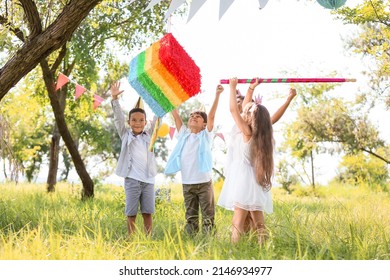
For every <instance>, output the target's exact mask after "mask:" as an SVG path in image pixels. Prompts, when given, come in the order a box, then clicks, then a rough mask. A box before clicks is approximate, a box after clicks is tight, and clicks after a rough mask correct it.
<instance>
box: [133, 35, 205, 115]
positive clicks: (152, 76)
mask: <svg viewBox="0 0 390 280" xmlns="http://www.w3.org/2000/svg"><path fill="white" fill-rule="evenodd" d="M128 79H129V83H130V85H131V86H132V87H133V88H134V89H135V91H136V92H137V93H138V94H139V95H140V97H142V99H143V100H144V101H145V102H146V104H148V106H149V107H150V108H151V110H152V111H153V112H154V113H155V115H156V116H158V117H160V118H161V117H163V116H164V115H165V114H166V113H168V112H170V111H172V110H173V109H174V108H176V107H178V106H179V105H180V104H182V103H183V102H185V101H186V100H187V99H189V98H191V97H192V96H195V95H196V94H198V93H199V92H200V79H201V75H200V69H199V67H198V66H197V65H196V64H195V62H194V61H193V60H192V58H191V57H190V56H189V55H188V54H187V52H186V51H185V50H184V49H183V47H182V46H181V45H180V44H179V43H178V42H177V40H176V39H175V38H174V37H173V35H172V34H171V33H168V34H166V35H165V36H164V37H163V38H161V39H160V40H159V41H157V42H155V43H153V44H152V45H151V46H150V47H149V48H147V49H146V50H145V51H143V52H141V53H140V54H138V55H137V56H136V57H134V58H133V59H132V60H131V62H130V73H129V77H128Z"/></svg>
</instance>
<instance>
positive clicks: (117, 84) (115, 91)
mask: <svg viewBox="0 0 390 280" xmlns="http://www.w3.org/2000/svg"><path fill="white" fill-rule="evenodd" d="M120 86H121V83H120V82H114V83H112V84H111V88H110V90H111V97H112V99H114V100H116V99H118V96H119V95H121V94H122V92H123V90H119V88H120Z"/></svg>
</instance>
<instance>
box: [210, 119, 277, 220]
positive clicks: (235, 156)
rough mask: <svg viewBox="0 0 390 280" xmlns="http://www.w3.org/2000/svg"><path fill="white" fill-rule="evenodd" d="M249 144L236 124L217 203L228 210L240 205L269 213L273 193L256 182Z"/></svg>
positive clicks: (271, 206) (242, 207)
mask: <svg viewBox="0 0 390 280" xmlns="http://www.w3.org/2000/svg"><path fill="white" fill-rule="evenodd" d="M249 146H250V141H248V142H247V143H244V141H243V137H242V134H241V132H240V131H239V129H238V127H237V126H234V127H233V129H232V132H231V139H230V144H229V147H228V153H227V162H226V169H225V170H226V173H225V174H226V178H225V182H224V184H223V187H222V191H221V193H220V195H219V199H218V203H217V204H218V205H219V206H221V207H223V208H226V209H228V210H234V208H235V207H238V208H241V209H244V210H247V211H264V212H266V213H268V214H269V213H272V212H273V205H272V194H271V191H270V190H269V191H264V190H263V188H262V187H261V186H260V185H259V184H258V183H257V182H256V178H255V174H254V170H253V167H252V166H251V164H250V154H249Z"/></svg>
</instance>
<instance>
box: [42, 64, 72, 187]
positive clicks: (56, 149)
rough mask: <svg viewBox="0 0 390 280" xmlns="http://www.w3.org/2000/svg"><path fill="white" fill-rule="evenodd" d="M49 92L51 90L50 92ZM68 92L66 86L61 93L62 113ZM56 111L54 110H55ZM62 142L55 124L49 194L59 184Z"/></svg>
mask: <svg viewBox="0 0 390 280" xmlns="http://www.w3.org/2000/svg"><path fill="white" fill-rule="evenodd" d="M44 71H47V69H43V68H42V72H44ZM46 74H47V75H48V76H49V75H50V76H51V77H52V75H51V71H49V72H48V73H46ZM51 79H52V82H51V83H54V78H51ZM48 92H49V90H48ZM66 92H67V86H66V85H65V86H64V87H63V88H62V89H61V90H60V91H59V95H60V99H59V102H60V109H61V112H64V110H65V106H66ZM53 111H54V109H53ZM60 142H61V134H60V132H59V129H58V125H57V122H56V123H54V128H53V136H52V138H51V145H50V158H49V172H48V174H47V191H48V192H54V191H55V185H56V184H57V177H58V174H57V173H58V163H59V158H60Z"/></svg>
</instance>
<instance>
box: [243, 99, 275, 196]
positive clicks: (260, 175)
mask: <svg viewBox="0 0 390 280" xmlns="http://www.w3.org/2000/svg"><path fill="white" fill-rule="evenodd" d="M243 119H244V120H245V121H246V122H247V123H248V124H249V126H250V127H251V129H252V138H251V143H250V155H251V158H250V160H251V164H252V166H253V169H254V171H255V176H256V181H257V183H259V184H260V185H261V186H262V187H263V189H264V190H270V189H271V187H272V177H273V174H274V157H273V153H274V138H273V129H272V123H271V117H270V114H269V112H268V110H267V108H266V107H264V106H263V105H261V104H258V105H257V104H256V103H254V102H250V103H248V104H247V105H246V106H245V108H244V111H243Z"/></svg>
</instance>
